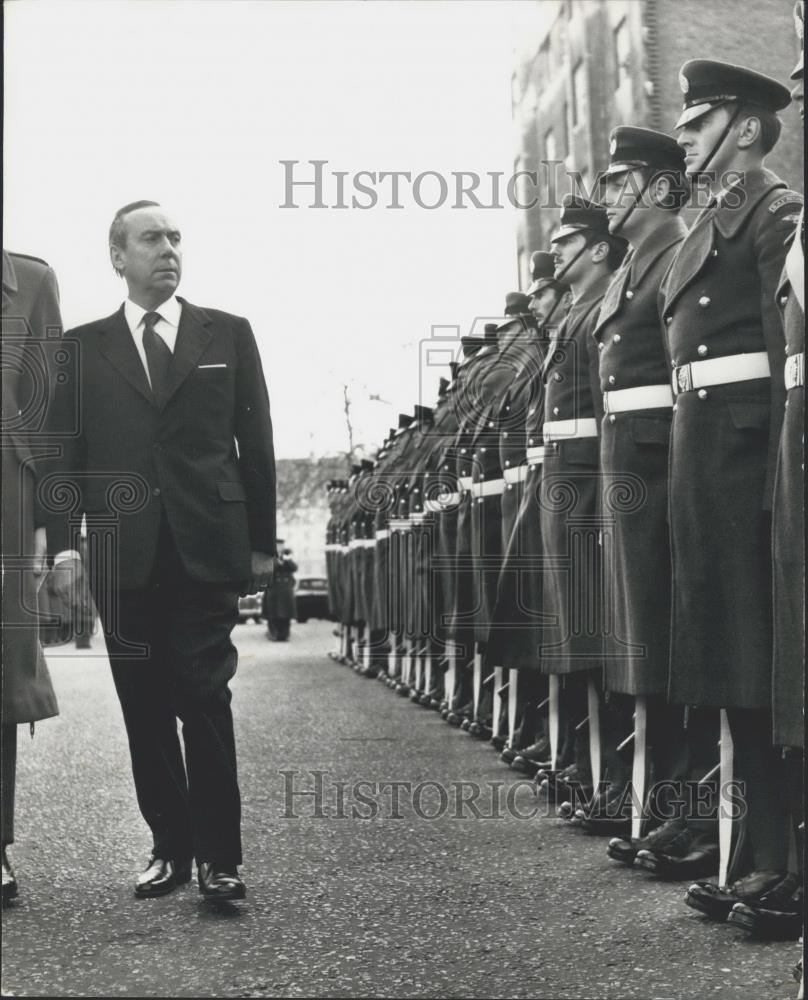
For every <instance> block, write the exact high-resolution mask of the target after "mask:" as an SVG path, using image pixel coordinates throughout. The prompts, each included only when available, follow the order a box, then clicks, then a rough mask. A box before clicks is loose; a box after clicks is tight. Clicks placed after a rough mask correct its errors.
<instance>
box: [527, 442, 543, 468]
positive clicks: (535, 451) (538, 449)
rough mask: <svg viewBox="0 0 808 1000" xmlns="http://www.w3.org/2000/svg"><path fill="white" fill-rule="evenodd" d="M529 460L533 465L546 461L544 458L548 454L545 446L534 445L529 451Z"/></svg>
mask: <svg viewBox="0 0 808 1000" xmlns="http://www.w3.org/2000/svg"><path fill="white" fill-rule="evenodd" d="M526 454H527V460H528V462H530V463H531V465H538V464H539V462H543V461H544V456H545V455H546V454H547V449H546V448H545V447H544V445H543V444H537V445H534V446H533V447H532V448H528V450H527V453H526Z"/></svg>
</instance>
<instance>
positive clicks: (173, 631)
mask: <svg viewBox="0 0 808 1000" xmlns="http://www.w3.org/2000/svg"><path fill="white" fill-rule="evenodd" d="M94 590H95V598H96V605H97V607H98V609H99V614H100V615H101V619H102V621H103V622H104V631H105V637H106V642H107V650H108V652H109V658H110V664H111V667H112V676H113V679H114V681H115V687H116V689H117V692H118V698H119V700H120V703H121V708H122V710H123V717H124V722H125V724H126V732H127V736H128V738H129V749H130V753H131V758H132V774H133V777H134V782H135V791H136V793H137V799H138V805H139V806H140V811H141V813H142V814H143V817H144V819H145V820H146V822H147V823H148V825H149V827H150V828H151V831H152V835H153V838H154V853H155V856H157V857H162V858H170V859H171V858H178V859H185V858H188V857H190V856H191V855H193V856H194V857H196V860H197V862H198V863H199V862H202V861H216V862H219V863H223V864H240V863H241V835H240V820H241V799H240V795H239V787H238V778H237V773H236V748H235V739H234V734H233V716H232V713H231V710H230V697H231V695H230V689H229V687H228V681H229V680H230V678H231V677H232V676H233V675H234V674H235V671H236V663H237V660H238V654H237V652H236V649H235V646H234V645H233V644H232V642H231V641H230V633H231V631H232V629H233V627H234V625H235V624H236V622H237V621H238V587H237V585H235V584H233V585H230V584H212V583H200V582H198V581H196V580H192V579H191V578H190V577H189V576H188V574H187V572H186V571H185V569H184V566H183V564H182V561H181V559H180V557H179V554H178V553H177V550H176V547H175V545H174V542H173V539H172V537H171V534H170V532H169V530H168V529H167V526H166V524H165V520H164V524H163V528H162V530H161V536H160V544H159V546H158V555H157V559H156V564H155V566H154V569H153V572H152V576H151V579H150V581H149V584H148V585H147V586H146V587H144V588H142V589H138V590H118V589H116V588H114V587H110V588H104V587H101V588H99V587H98V586H94ZM177 718H179V719H180V720H181V721H182V735H183V741H184V744H185V761H186V765H187V773H186V765H184V764H183V758H182V752H181V750H180V742H179V738H178V735H177Z"/></svg>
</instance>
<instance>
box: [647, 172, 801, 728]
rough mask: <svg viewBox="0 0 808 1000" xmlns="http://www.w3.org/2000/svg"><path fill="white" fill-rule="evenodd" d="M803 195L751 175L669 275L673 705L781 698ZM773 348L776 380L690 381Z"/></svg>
mask: <svg viewBox="0 0 808 1000" xmlns="http://www.w3.org/2000/svg"><path fill="white" fill-rule="evenodd" d="M800 203H801V196H800V195H798V194H796V193H795V192H793V191H789V190H788V189H787V188H786V186H785V184H784V183H783V182H782V181H781V180H779V178H777V177H776V176H775V175H774V174H772V173H771V172H770V171H768V170H756V171H753V172H749V173H747V174H746V175H745V178H744V179H743V180H742V182H741V183H740V184H738V185H737V186H735V187H733V188H731V189H730V190H729V191H728V192H726V196H725V197H723V198H722V199H721V200H720V201H719V202H718V204H717V205H715V206H714V207H712V208H710V209H707V210H706V211H705V212H704V213H702V216H700V217H699V218H698V219H697V220H696V222H695V223H694V225H693V228H692V229H691V230H690V232H689V233H688V235H687V237H686V238H685V240H684V242H683V243H682V244H681V246H680V248H679V252H678V253H677V255H676V257H675V259H674V261H673V264H672V265H671V269H670V271H669V272H668V274H667V276H666V278H665V281H664V284H663V288H662V292H661V294H662V316H663V321H664V323H665V328H666V337H667V345H668V351H669V354H670V358H671V365H672V367H673V369H674V370H673V375H674V378H675V380H676V388H677V389H678V390H679V391H678V395H677V398H676V403H675V405H674V414H673V430H672V436H671V456H670V479H669V490H670V494H669V496H670V503H669V511H670V527H671V551H672V559H673V617H672V622H671V629H672V640H671V672H670V684H669V695H670V698H671V700H672V701H676V702H682V703H685V704H692V705H700V706H713V707H726V708H758V709H762V708H769V707H770V705H771V683H772V598H771V506H772V491H773V484H774V470H775V462H776V457H777V449H778V445H779V440H780V425H781V422H782V415H783V411H784V403H785V399H784V397H785V388H784V384H783V379H782V375H781V373H782V367H783V357H784V346H785V340H784V336H783V329H782V325H781V322H780V316H779V314H778V311H777V303H776V300H775V292H776V290H777V285H778V283H779V280H780V274H781V271H782V268H783V262H784V259H785V255H786V248H785V245H784V239H785V237H786V235H787V233H789V232H790V231H791V230H792V229H793V227H794V221H795V215H796V213H797V212H798V206H799V204H800ZM764 352H765V354H766V355H767V357H768V363H769V369H770V371H771V373H772V376H773V377H766V376H765V374H764V375H763V376H761V377H757V378H752V379H746V380H744V381H736V382H731V383H728V384H721V385H710V386H709V387H703V386H702V387H701V388H698V389H697V388H695V387H692V388H691V387H690V384H691V382H692V377H691V378H689V377H688V372H689V371H691V370H690V369H688V368H687V366H688V365H689V364H690V363H691V362H697V361H701V360H707V359H716V358H725V357H728V356H731V355H739V354H762V353H764ZM691 375H692V372H691Z"/></svg>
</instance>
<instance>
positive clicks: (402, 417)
mask: <svg viewBox="0 0 808 1000" xmlns="http://www.w3.org/2000/svg"><path fill="white" fill-rule="evenodd" d="M412 421H413V418H412V417H411V416H410V415H409V414H408V413H399V415H398V429H399V430H400V431H403V430H404V428H405V427H409V426H410V424H411V423H412Z"/></svg>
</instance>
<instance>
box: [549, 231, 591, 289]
mask: <svg viewBox="0 0 808 1000" xmlns="http://www.w3.org/2000/svg"><path fill="white" fill-rule="evenodd" d="M585 246H586V238H585V237H584V236H581V235H580V234H579V233H570V235H569V236H564V237H563V238H562V239H560V240H558V241H557V242H556V243H554V244H553V251H552V252H553V262H554V263H555V271H554V272H553V273H554V276H555V277H556V278H563V279H564V281H565V282H566V283H567V284H574V283H575V282H576V281H577V280H580V278H581V276H582V275H583V274H585V273H586V270H587V265H588V263H589V261H588V257H587V254H586V252H585V251H584V247H585Z"/></svg>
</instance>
